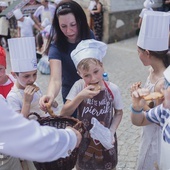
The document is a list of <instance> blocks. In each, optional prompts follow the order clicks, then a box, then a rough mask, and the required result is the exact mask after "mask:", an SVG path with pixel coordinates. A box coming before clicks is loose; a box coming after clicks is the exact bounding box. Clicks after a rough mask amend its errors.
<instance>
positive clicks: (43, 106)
mask: <svg viewBox="0 0 170 170" xmlns="http://www.w3.org/2000/svg"><path fill="white" fill-rule="evenodd" d="M53 100H54V99H53V97H51V96H47V95H43V96H42V97H41V98H40V100H39V105H40V109H41V110H43V111H45V112H47V108H46V103H49V105H50V106H51V105H52V103H53Z"/></svg>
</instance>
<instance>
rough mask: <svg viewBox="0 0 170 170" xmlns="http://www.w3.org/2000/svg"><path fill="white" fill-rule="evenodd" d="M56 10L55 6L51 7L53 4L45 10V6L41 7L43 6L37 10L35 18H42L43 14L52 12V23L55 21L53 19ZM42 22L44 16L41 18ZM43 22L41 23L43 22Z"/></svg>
mask: <svg viewBox="0 0 170 170" xmlns="http://www.w3.org/2000/svg"><path fill="white" fill-rule="evenodd" d="M55 9H56V7H55V6H54V5H51V4H48V8H44V6H43V5H41V6H39V7H38V8H37V9H36V11H35V12H34V14H33V15H34V16H35V17H37V18H38V17H40V16H41V15H42V14H43V12H48V11H49V12H50V14H51V19H50V21H52V19H53V17H54V13H55ZM41 20H42V21H43V18H42V16H41ZM42 21H41V22H42Z"/></svg>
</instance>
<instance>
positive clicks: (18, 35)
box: [17, 27, 21, 37]
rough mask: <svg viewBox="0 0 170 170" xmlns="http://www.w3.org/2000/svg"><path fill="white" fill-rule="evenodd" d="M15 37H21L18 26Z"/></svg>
mask: <svg viewBox="0 0 170 170" xmlns="http://www.w3.org/2000/svg"><path fill="white" fill-rule="evenodd" d="M17 37H21V28H20V27H18V28H17Z"/></svg>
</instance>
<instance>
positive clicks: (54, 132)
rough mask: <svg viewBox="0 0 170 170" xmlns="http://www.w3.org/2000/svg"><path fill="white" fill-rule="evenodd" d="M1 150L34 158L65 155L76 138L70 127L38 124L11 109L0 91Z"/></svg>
mask: <svg viewBox="0 0 170 170" xmlns="http://www.w3.org/2000/svg"><path fill="white" fill-rule="evenodd" d="M0 107H1V110H0V152H1V153H4V154H7V155H11V156H14V157H19V158H22V159H26V160H31V161H37V162H50V161H53V160H57V159H59V158H61V157H63V158H64V157H66V156H68V153H70V151H72V150H73V149H74V148H75V146H76V142H77V138H76V134H75V133H74V132H73V131H72V130H71V129H67V130H65V129H55V128H53V127H49V126H40V125H39V123H38V122H36V121H34V120H31V121H29V120H28V119H26V118H24V117H23V116H22V115H21V114H18V113H16V112H14V111H13V110H12V108H11V107H10V106H9V105H8V104H7V102H6V101H5V99H4V98H3V97H2V96H1V95H0Z"/></svg>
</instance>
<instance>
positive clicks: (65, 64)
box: [48, 32, 94, 99]
mask: <svg viewBox="0 0 170 170" xmlns="http://www.w3.org/2000/svg"><path fill="white" fill-rule="evenodd" d="M91 38H93V39H94V34H93V32H91ZM77 45H78V43H74V44H73V43H69V42H68V52H67V53H64V52H60V51H59V50H58V48H57V46H56V45H54V44H51V46H50V48H49V53H48V56H49V60H50V59H57V60H61V62H62V97H63V98H64V99H65V98H66V96H67V94H68V93H69V91H70V89H71V87H72V86H73V84H74V83H75V82H76V81H77V80H79V79H80V76H79V75H78V74H77V70H76V68H75V65H74V63H73V61H72V59H71V56H70V54H71V52H72V51H73V50H74V49H75V48H76V46H77ZM56 74H57V73H56Z"/></svg>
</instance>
